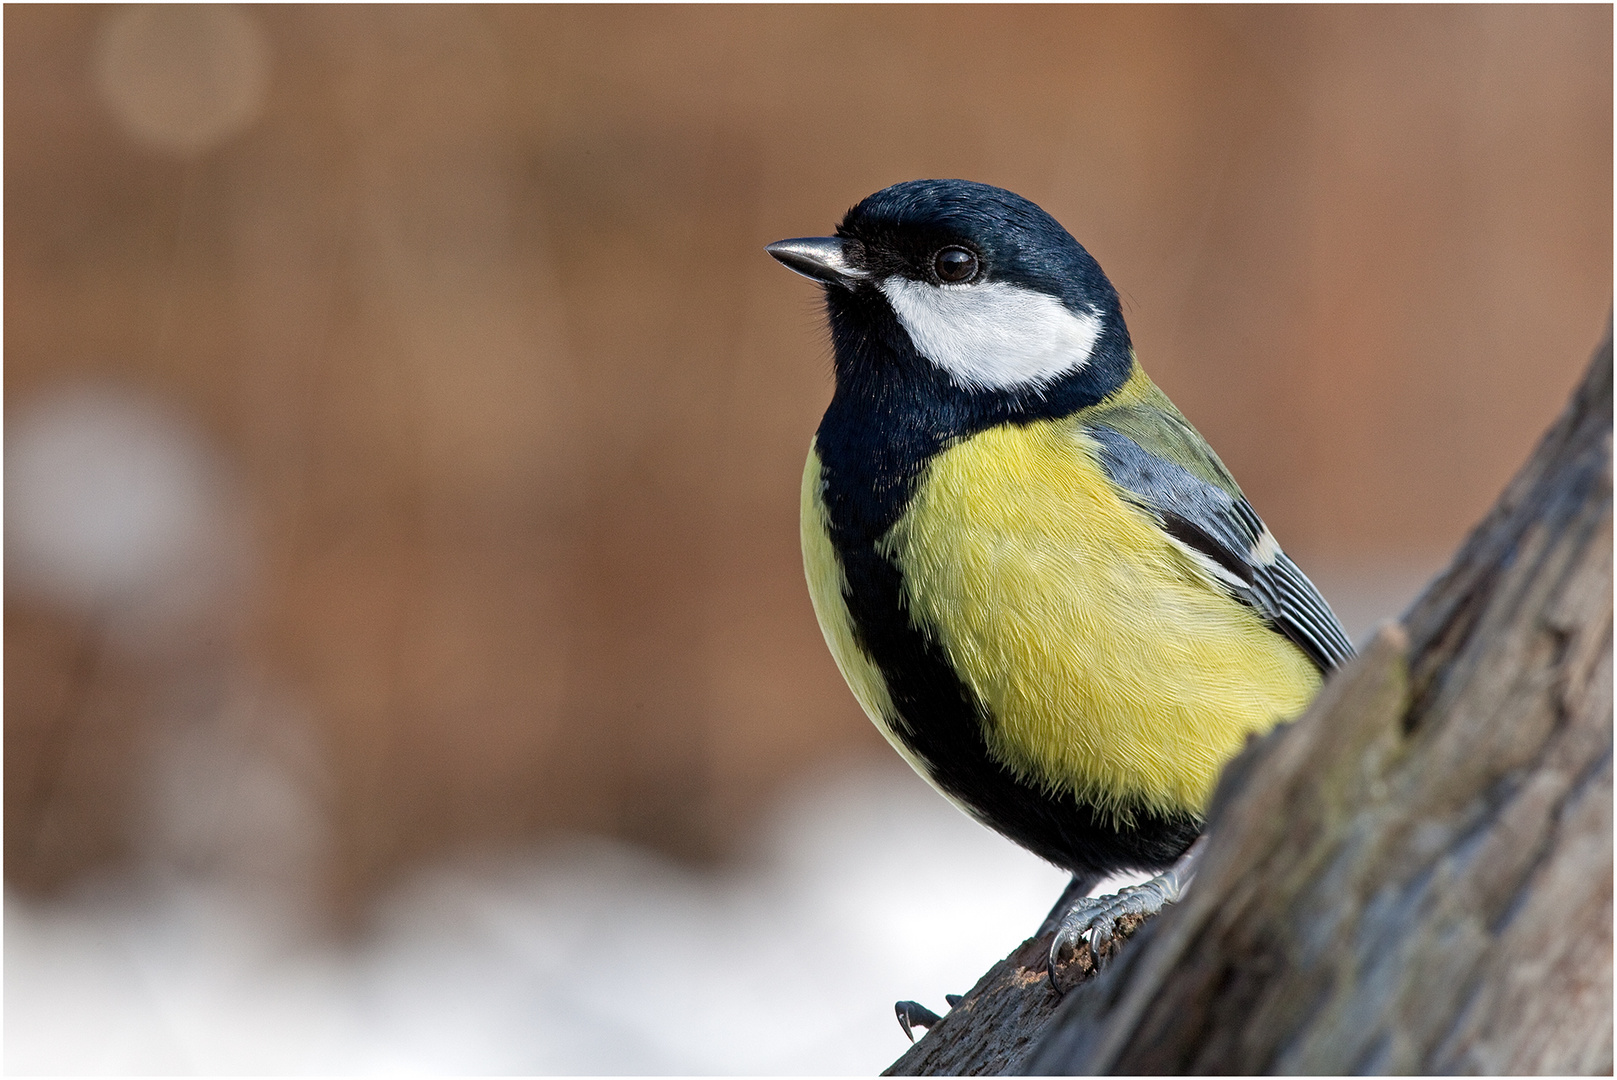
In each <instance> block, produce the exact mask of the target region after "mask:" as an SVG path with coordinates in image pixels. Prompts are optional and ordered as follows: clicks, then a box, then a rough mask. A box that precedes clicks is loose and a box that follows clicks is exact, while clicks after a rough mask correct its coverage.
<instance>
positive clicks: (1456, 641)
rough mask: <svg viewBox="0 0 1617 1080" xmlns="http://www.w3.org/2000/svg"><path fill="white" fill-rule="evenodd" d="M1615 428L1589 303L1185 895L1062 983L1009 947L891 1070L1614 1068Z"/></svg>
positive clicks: (1026, 950) (1242, 787)
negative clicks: (1510, 434) (1491, 464)
mask: <svg viewBox="0 0 1617 1080" xmlns="http://www.w3.org/2000/svg"><path fill="white" fill-rule="evenodd" d="M1611 440H1612V345H1611V330H1610V327H1609V325H1608V329H1607V333H1606V339H1605V341H1604V342H1603V343H1602V345H1601V346H1600V348H1599V349H1598V350H1596V352H1595V356H1594V359H1593V361H1592V363H1591V364H1590V367H1589V370H1588V372H1587V373H1586V374H1585V376H1584V380H1583V383H1582V385H1581V386H1580V387H1579V388H1578V390H1577V391H1576V392H1575V393H1574V395H1573V398H1572V401H1571V403H1570V405H1569V406H1568V408H1567V410H1566V412H1565V414H1564V415H1563V416H1562V417H1561V419H1560V420H1559V421H1557V423H1556V425H1555V426H1554V427H1553V428H1552V429H1551V430H1550V432H1549V433H1548V434H1547V435H1546V436H1545V437H1544V440H1543V441H1542V443H1541V444H1540V445H1539V447H1538V449H1537V451H1536V452H1535V453H1534V455H1533V457H1532V458H1531V460H1529V461H1528V463H1527V465H1526V467H1525V468H1523V470H1522V471H1521V473H1520V474H1519V475H1518V476H1517V477H1516V478H1515V479H1514V480H1513V481H1512V482H1511V483H1510V485H1509V486H1508V487H1507V488H1506V489H1505V492H1504V494H1503V495H1501V496H1500V499H1499V502H1498V504H1497V505H1496V506H1495V507H1494V508H1493V510H1492V511H1491V512H1490V513H1489V515H1488V517H1487V518H1486V519H1485V520H1484V521H1483V522H1482V524H1481V525H1479V526H1478V527H1477V529H1476V530H1475V531H1474V532H1473V533H1472V535H1471V537H1470V538H1469V539H1468V540H1467V541H1466V543H1465V545H1464V546H1463V547H1462V548H1461V550H1460V552H1459V554H1458V555H1457V556H1456V558H1455V560H1454V562H1453V564H1452V565H1451V566H1450V568H1449V569H1448V570H1447V571H1446V572H1445V573H1444V574H1443V575H1442V576H1440V577H1439V578H1438V579H1437V581H1436V582H1434V583H1433V584H1432V585H1431V586H1430V587H1429V588H1428V589H1427V590H1426V592H1425V594H1424V595H1423V596H1422V597H1421V598H1420V600H1418V601H1417V602H1416V604H1415V606H1414V607H1413V608H1412V609H1411V610H1410V612H1409V614H1408V615H1406V616H1405V618H1404V620H1403V622H1402V623H1401V624H1391V625H1389V626H1387V627H1385V628H1383V629H1382V630H1381V631H1380V632H1379V634H1378V635H1377V636H1376V637H1375V639H1374V640H1373V641H1372V642H1371V644H1370V645H1369V647H1368V648H1367V649H1366V650H1365V652H1364V654H1363V655H1362V656H1360V657H1359V658H1358V659H1357V660H1356V661H1354V662H1353V663H1352V664H1350V665H1349V666H1348V667H1346V668H1345V669H1343V670H1342V671H1341V672H1339V673H1338V674H1337V675H1336V676H1335V677H1333V678H1332V679H1331V680H1330V681H1329V683H1328V684H1327V685H1326V687H1325V689H1324V690H1323V691H1322V693H1321V694H1320V696H1319V698H1318V700H1316V701H1315V703H1314V704H1313V706H1311V707H1310V709H1309V710H1308V712H1307V713H1306V714H1304V715H1303V716H1302V717H1301V718H1299V719H1298V720H1297V721H1296V722H1295V723H1292V724H1288V725H1285V726H1283V727H1282V728H1280V729H1278V730H1276V731H1275V732H1273V733H1271V734H1270V735H1268V736H1267V737H1265V738H1263V739H1261V740H1258V741H1256V742H1255V743H1254V744H1253V745H1251V746H1249V747H1248V748H1247V749H1246V750H1245V751H1244V752H1243V753H1242V754H1241V755H1240V756H1239V757H1238V758H1237V759H1236V760H1235V761H1234V762H1233V763H1232V764H1231V766H1230V768H1229V769H1228V770H1226V774H1225V776H1224V778H1223V781H1222V782H1221V784H1220V786H1219V790H1218V793H1217V795H1216V796H1215V797H1214V801H1213V807H1212V809H1211V811H1210V813H1209V831H1210V834H1211V835H1210V838H1209V845H1208V849H1207V851H1206V853H1205V855H1204V856H1203V859H1202V863H1201V866H1200V869H1199V873H1198V875H1197V878H1196V880H1195V883H1194V884H1193V885H1192V887H1191V888H1190V890H1189V891H1188V893H1187V894H1186V896H1185V898H1184V900H1183V901H1182V902H1180V903H1179V904H1177V905H1175V906H1173V907H1171V908H1169V909H1168V910H1167V911H1165V912H1164V913H1163V914H1162V915H1161V916H1160V917H1158V918H1156V919H1154V920H1151V921H1149V922H1147V923H1146V924H1145V925H1144V926H1142V927H1140V928H1139V929H1138V931H1137V933H1135V935H1134V937H1133V940H1131V941H1129V942H1128V944H1127V947H1125V948H1121V949H1120V950H1119V951H1118V953H1117V956H1116V959H1115V960H1114V961H1112V962H1111V963H1110V965H1109V966H1104V970H1103V971H1102V972H1101V974H1100V975H1099V976H1098V977H1087V978H1085V979H1084V981H1082V982H1081V984H1080V985H1079V987H1078V988H1077V989H1075V990H1073V991H1071V992H1069V993H1068V995H1067V997H1066V998H1065V1000H1062V1001H1060V1002H1059V1004H1058V1003H1057V1002H1056V1001H1055V998H1054V994H1053V991H1052V990H1051V989H1050V986H1049V983H1048V980H1047V978H1046V977H1045V976H1044V974H1043V972H1042V967H1041V961H1040V958H1041V957H1042V956H1043V955H1044V954H1045V951H1046V950H1047V949H1048V944H1049V939H1048V935H1044V936H1043V937H1042V938H1040V939H1035V940H1030V941H1029V942H1026V943H1024V945H1023V946H1022V947H1021V948H1020V949H1018V950H1017V952H1015V953H1013V954H1012V956H1011V957H1010V958H1009V959H1007V960H1006V961H1004V962H1002V963H1001V964H1000V965H998V966H996V968H995V969H994V970H993V971H991V972H990V973H989V975H988V976H985V978H984V980H983V981H982V982H981V983H979V984H978V986H977V987H976V988H975V989H974V990H973V991H972V992H971V994H969V995H967V997H966V999H965V1000H964V1001H962V1002H961V1003H960V1004H959V1005H957V1006H956V1007H955V1008H954V1009H953V1010H951V1012H950V1013H949V1015H948V1016H947V1017H945V1018H944V1019H943V1021H942V1022H941V1023H939V1024H937V1025H936V1026H935V1027H934V1028H933V1030H932V1031H930V1032H928V1033H927V1035H926V1036H925V1037H924V1038H922V1039H921V1040H920V1041H919V1042H918V1043H917V1044H916V1045H915V1046H914V1047H913V1048H912V1049H911V1050H910V1052H909V1053H907V1054H905V1055H904V1056H903V1057H902V1058H900V1059H899V1060H898V1061H897V1062H896V1063H895V1064H894V1066H893V1068H892V1070H891V1071H892V1072H893V1073H895V1074H900V1075H917V1074H923V1073H925V1074H932V1073H946V1072H954V1073H973V1074H997V1073H1008V1072H1039V1073H1182V1072H1212V1073H1263V1072H1303V1073H1323V1074H1332V1073H1362V1072H1376V1073H1389V1072H1469V1073H1610V1072H1611V1071H1612V498H1611V491H1612V487H1611V449H1612V442H1611ZM1080 951H1081V952H1082V953H1083V955H1082V956H1080V957H1079V958H1076V959H1075V961H1074V963H1075V964H1078V965H1079V969H1080V971H1087V970H1088V968H1089V967H1091V966H1092V963H1091V961H1090V959H1089V957H1088V954H1087V949H1085V950H1080ZM1075 977H1076V975H1069V976H1067V978H1066V980H1064V981H1068V982H1070V981H1072V980H1073V979H1074V978H1075Z"/></svg>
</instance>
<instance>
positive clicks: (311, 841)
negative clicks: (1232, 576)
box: [4, 6, 1612, 908]
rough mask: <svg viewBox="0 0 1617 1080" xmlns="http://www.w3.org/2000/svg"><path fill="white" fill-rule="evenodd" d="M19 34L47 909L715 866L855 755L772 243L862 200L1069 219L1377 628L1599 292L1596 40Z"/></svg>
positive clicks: (1339, 587) (1181, 12)
mask: <svg viewBox="0 0 1617 1080" xmlns="http://www.w3.org/2000/svg"><path fill="white" fill-rule="evenodd" d="M4 18H5V225H6V228H5V301H6V307H5V332H6V347H7V348H6V356H5V375H6V390H5V418H6V424H7V429H6V430H7V445H6V524H7V535H6V555H7V569H6V577H7V589H6V600H5V692H6V698H5V702H6V706H7V708H6V714H5V721H6V723H5V812H6V831H5V873H6V880H7V882H8V884H9V885H11V886H13V887H18V888H23V889H26V890H30V891H49V890H52V889H55V888H58V887H60V886H62V885H64V884H67V883H71V882H75V881H79V880H83V877H84V875H85V874H86V873H89V872H92V871H96V870H101V869H105V868H109V867H117V866H123V865H129V864H131V862H133V863H134V864H136V865H152V864H173V865H181V866H203V867H215V868H218V867H227V868H228V867H235V868H237V869H244V870H245V872H249V873H254V874H258V875H260V876H263V877H268V878H275V879H281V878H286V877H296V876H299V875H301V876H302V877H303V878H305V879H307V880H308V881H310V882H311V883H313V884H316V885H317V886H319V887H320V888H322V889H323V890H325V894H326V895H327V896H329V897H331V898H332V899H333V900H335V901H336V902H337V903H338V905H339V907H346V908H352V906H353V905H354V904H355V903H356V902H357V901H359V900H362V899H363V898H364V897H366V896H367V895H368V894H369V893H370V892H371V891H372V890H373V889H374V888H375V887H376V886H377V885H378V884H380V883H382V882H385V881H386V880H388V878H389V877H390V875H392V874H394V873H396V872H397V871H398V870H399V869H401V868H403V867H405V866H408V865H410V864H411V863H412V862H413V861H416V860H420V859H422V858H425V857H431V856H436V855H439V854H442V853H444V852H447V851H450V850H454V849H460V848H465V847H467V846H489V845H509V844H512V843H516V842H521V841H523V840H526V839H529V838H532V837H535V836H537V835H540V834H541V833H542V832H543V831H544V830H547V829H553V828H558V827H565V828H575V829H588V830H598V831H606V832H611V833H614V834H618V835H622V836H627V837H630V838H633V839H636V840H640V841H645V842H649V843H651V844H654V845H657V846H660V847H662V848H664V849H666V850H670V851H673V852H676V853H680V854H682V855H686V856H691V857H713V856H717V855H722V854H723V853H724V852H726V851H727V850H730V849H731V848H732V846H733V845H734V843H735V841H736V838H737V837H738V836H739V835H741V834H742V833H743V832H744V831H745V829H746V828H747V825H748V822H749V820H750V818H751V816H752V815H753V813H754V812H755V811H757V810H758V808H760V807H761V806H762V805H763V804H764V803H765V801H766V800H768V799H769V798H770V797H771V796H772V795H773V794H774V793H775V792H777V791H778V790H779V789H780V788H781V786H782V785H783V784H785V783H787V782H789V781H792V780H794V779H795V778H798V777H801V776H803V775H805V774H809V773H811V772H812V771H813V770H815V769H817V768H826V767H834V763H835V762H836V761H837V760H839V759H842V758H845V757H848V756H850V755H867V754H868V755H880V754H887V753H889V752H888V751H887V750H886V749H885V747H884V746H882V745H881V743H880V740H879V739H878V738H877V737H876V735H875V734H874V733H873V732H872V731H871V730H870V729H869V726H868V724H867V723H866V722H865V720H864V719H863V717H862V716H861V715H860V713H859V711H858V709H857V707H856V706H855V705H854V703H853V702H852V700H851V698H850V697H849V695H848V694H847V692H846V690H845V689H844V688H843V687H842V685H841V683H840V680H839V679H838V677H837V674H836V671H835V669H834V668H833V666H832V664H831V662H830V660H829V657H828V656H827V655H826V652H825V649H824V647H823V645H822V643H821V641H820V637H819V631H818V629H817V627H816V625H815V623H814V618H813V615H812V612H811V611H810V608H809V604H808V601H807V597H806V594H805V591H804V588H803V586H802V584H801V570H800V563H799V557H798V553H797V539H796V529H797V526H796V507H797V482H798V476H799V470H800V468H801V462H802V455H803V453H804V451H805V448H806V446H807V443H808V439H809V436H810V433H811V432H812V431H813V428H814V425H815V423H816V422H817V419H818V416H819V413H820V411H821V409H822V408H823V407H824V404H825V402H826V401H827V400H828V398H829V394H830V383H829V377H828V365H827V356H826V345H825V339H824V336H823V333H822V331H821V330H820V328H819V322H818V309H817V305H816V302H815V296H814V293H813V290H812V289H811V287H810V286H809V285H808V284H807V283H805V282H803V281H801V280H800V279H797V278H796V277H794V276H793V275H791V274H789V273H787V272H786V271H784V270H783V269H781V268H780V267H779V266H777V265H775V264H774V263H773V262H772V261H771V260H769V259H768V258H767V257H765V256H764V254H763V252H762V247H763V245H764V244H765V243H767V242H769V241H771V240H776V239H779V238H781V237H785V236H795V235H803V234H812V233H819V232H824V231H827V230H828V229H829V228H830V226H831V225H832V224H833V223H834V222H835V220H836V219H837V218H838V217H839V216H840V214H841V213H842V212H843V211H844V210H845V209H846V208H847V207H848V206H849V205H851V204H852V203H854V202H855V201H857V200H858V199H859V198H861V197H862V196H864V195H866V194H868V193H869V192H871V191H874V190H876V189H877V188H880V187H882V186H885V185H886V184H889V183H892V182H895V181H898V180H904V179H910V178H914V177H920V176H963V177H968V178H972V179H977V180H983V181H987V182H990V183H995V184H999V185H1002V186H1005V187H1009V188H1011V189H1013V190H1015V191H1018V192H1020V193H1022V194H1024V195H1026V196H1028V197H1030V198H1032V199H1034V200H1035V201H1037V202H1039V203H1040V204H1042V205H1043V206H1044V207H1045V208H1047V209H1048V210H1050V211H1051V213H1053V214H1054V215H1055V216H1056V217H1057V218H1058V219H1060V220H1061V221H1062V222H1063V223H1064V224H1066V225H1067V226H1068V228H1069V229H1070V230H1071V231H1072V232H1073V233H1074V235H1076V236H1077V237H1078V238H1079V239H1080V240H1081V241H1082V242H1083V243H1084V244H1085V245H1086V246H1088V247H1089V249H1090V250H1091V251H1092V252H1093V253H1094V254H1095V255H1096V256H1097V258H1099V260H1100V261H1101V263H1102V265H1103V266H1104V267H1105V268H1106V269H1107V271H1108V272H1109V274H1110V275H1111V277H1112V278H1113V280H1114V281H1115V282H1116V283H1117V285H1118V287H1119V289H1120V291H1121V292H1122V293H1123V295H1124V297H1125V304H1126V308H1125V310H1126V312H1127V314H1128V316H1129V319H1130V326H1131V328H1132V331H1133V334H1134V339H1135V342H1136V345H1137V347H1138V348H1139V350H1140V354H1141V358H1142V360H1143V361H1144V363H1145V365H1146V366H1147V368H1148V370H1149V371H1150V372H1151V373H1152V375H1153V376H1154V377H1155V378H1156V380H1157V381H1158V382H1159V383H1160V384H1161V385H1162V386H1163V387H1164V388H1165V389H1166V390H1167V391H1168V392H1169V393H1170V394H1171V395H1172V396H1173V397H1174V399H1175V400H1176V401H1177V402H1178V404H1179V405H1180V407H1181V408H1182V409H1183V410H1184V411H1185V412H1186V413H1187V414H1188V415H1189V416H1190V417H1191V418H1192V420H1193V421H1195V422H1196V423H1197V424H1198V426H1200V428H1201V429H1202V431H1203V432H1204V434H1206V435H1207V436H1208V438H1209V439H1210V441H1211V442H1212V443H1213V444H1214V446H1215V447H1217V448H1218V450H1219V451H1220V453H1221V454H1222V455H1223V457H1224V458H1225V460H1226V461H1227V462H1228V463H1229V465H1230V466H1231V468H1232V469H1233V470H1234V472H1235V473H1236V475H1237V476H1238V477H1239V478H1240V479H1241V481H1242V483H1243V485H1244V486H1245V487H1246V489H1247V492H1248V494H1249V495H1250V496H1251V498H1252V501H1253V502H1254V504H1255V505H1256V506H1257V507H1258V509H1259V511H1260V512H1262V513H1263V514H1264V515H1265V517H1266V518H1267V519H1268V521H1269V523H1270V524H1271V526H1272V527H1273V528H1274V530H1275V532H1276V533H1277V534H1278V535H1279V537H1280V538H1281V540H1282V541H1283V542H1284V543H1285V544H1286V546H1287V548H1288V550H1289V551H1291V553H1292V554H1293V555H1294V556H1295V557H1296V558H1297V559H1298V561H1299V562H1300V563H1302V564H1303V566H1304V568H1305V569H1308V570H1309V571H1310V572H1313V573H1314V574H1315V576H1316V578H1317V579H1318V580H1319V581H1320V582H1321V584H1322V587H1323V588H1324V589H1325V591H1326V593H1327V595H1328V596H1329V597H1330V599H1331V600H1332V601H1333V602H1335V603H1337V604H1338V606H1339V608H1340V609H1341V610H1343V612H1344V614H1345V616H1347V617H1348V618H1349V621H1350V623H1353V622H1354V621H1355V619H1358V620H1359V625H1356V626H1355V627H1354V628H1355V629H1356V630H1358V629H1362V622H1363V620H1364V619H1367V618H1368V617H1369V615H1370V614H1374V613H1378V612H1379V613H1382V614H1386V613H1390V612H1387V611H1381V610H1380V609H1378V608H1377V607H1376V605H1377V604H1381V605H1382V607H1385V606H1386V604H1388V603H1391V602H1392V601H1390V600H1388V599H1386V598H1387V597H1388V596H1392V597H1394V598H1395V599H1396V598H1398V597H1401V596H1403V595H1406V594H1407V590H1408V588H1409V587H1413V586H1412V585H1411V584H1403V585H1399V584H1397V583H1399V582H1403V583H1410V582H1413V583H1418V581H1419V577H1420V575H1422V574H1424V573H1426V572H1427V571H1429V570H1430V569H1432V568H1434V567H1436V566H1439V565H1441V564H1442V562H1443V561H1444V560H1445V558H1446V557H1447V555H1448V553H1449V552H1450V551H1451V550H1452V548H1453V547H1454V546H1455V545H1456V543H1457V542H1458V541H1459V539H1460V538H1461V536H1462V535H1463V534H1464V531H1465V530H1466V529H1467V528H1468V527H1469V525H1470V524H1471V523H1472V522H1473V521H1474V520H1475V519H1476V518H1477V517H1478V516H1479V515H1480V514H1481V513H1482V512H1483V511H1484V510H1485V509H1486V508H1487V506H1488V505H1489V504H1490V502H1491V501H1492V499H1493V497H1494V496H1495V494H1496V493H1497V491H1498V489H1499V488H1500V486H1501V485H1502V484H1503V482H1504V481H1505V480H1506V479H1507V478H1508V476H1509V475H1510V473H1511V472H1512V471H1513V469H1514V468H1515V467H1516V465H1517V464H1518V463H1519V462H1520V461H1521V460H1522V459H1523V457H1524V456H1525V454H1526V452H1527V450H1528V448H1529V447H1530V445H1531V444H1532V442H1533V441H1534V439H1536V437H1537V436H1538V434H1539V432H1540V431H1541V430H1542V429H1543V427H1544V426H1545V425H1546V424H1547V423H1548V422H1549V420H1550V419H1551V418H1552V417H1553V415H1554V414H1555V413H1556V412H1557V410H1558V409H1559V407H1560V405H1561V403H1562V401H1563V399H1564V396H1565V394H1566V393H1567V391H1568V390H1569V388H1570V387H1571V385H1572V383H1573V381H1574V379H1575V377H1576V375H1577V373H1578V372H1579V371H1580V370H1581V367H1582V365H1583V363H1584V362H1585V360H1586V358H1587V355H1588V351H1589V350H1590V348H1591V347H1592V346H1593V344H1594V342H1595V340H1596V337H1597V336H1598V334H1599V332H1600V329H1601V327H1602V324H1603V321H1604V319H1605V317H1606V312H1607V309H1608V306H1609V304H1610V300H1611V288H1612V279H1611V270H1612V44H1611V43H1612V11H1611V8H1610V7H1607V6H1588V7H1575V8H1574V7H1536V6H1535V7H1437V8H1428V7H1419V8H1417V7H1378V8H1331V7H1305V8H1278V7H1263V8H1215V7H1194V8H1180V7H1165V6H1151V7H1129V8H1111V7H1106V8H1087V7H1049V8H1022V7H991V8H976V7H956V6H951V7H944V8H927V7H913V6H905V7H894V8H865V7H840V6H825V7H803V8H786V7H774V8H747V7H709V8H679V7H656V8H636V7H606V8H558V7H545V8H509V7H502V8H490V9H480V8H470V7H455V8H436V7H409V8H390V7H363V8H328V7H322V8H304V7H263V8H249V9H222V8H203V7H187V8H156V9H151V8H114V9H107V8H93V7H72V8H59V7H15V6H13V7H8V8H7V9H6V10H5V14H4ZM1412 575H1413V576H1412ZM1389 582H1393V583H1394V584H1393V585H1389V584H1388V583H1389ZM1400 589H1402V591H1401V592H1400V591H1399V590H1400ZM1378 590H1379V591H1378ZM1389 590H1390V591H1389ZM1355 613H1361V614H1355Z"/></svg>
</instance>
